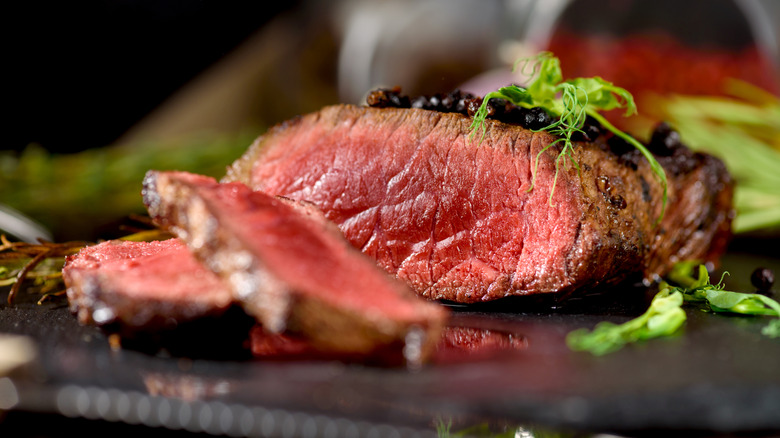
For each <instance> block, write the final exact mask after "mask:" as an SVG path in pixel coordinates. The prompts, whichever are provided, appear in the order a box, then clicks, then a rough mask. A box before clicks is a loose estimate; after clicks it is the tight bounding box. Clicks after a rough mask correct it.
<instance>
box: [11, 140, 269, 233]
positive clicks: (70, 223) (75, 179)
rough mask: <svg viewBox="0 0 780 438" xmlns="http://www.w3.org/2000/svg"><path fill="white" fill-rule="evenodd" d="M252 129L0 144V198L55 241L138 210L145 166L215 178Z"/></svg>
mask: <svg viewBox="0 0 780 438" xmlns="http://www.w3.org/2000/svg"><path fill="white" fill-rule="evenodd" d="M258 132H260V131H257V130H252V132H242V133H235V134H219V135H216V134H215V135H198V136H193V137H191V138H187V139H182V140H177V141H170V142H164V143H163V142H145V143H138V144H129V145H121V146H107V147H104V148H100V149H91V150H87V151H84V152H79V153H74V154H53V153H50V152H48V151H46V150H45V149H44V148H42V147H40V146H38V145H30V146H28V147H27V148H26V149H25V150H24V151H23V152H22V153H15V152H12V151H0V203H2V204H5V205H8V206H10V207H12V208H15V209H16V210H19V211H21V212H22V213H24V214H26V215H28V216H30V217H31V218H33V219H35V220H37V221H38V222H40V223H41V224H43V225H44V226H46V227H47V228H49V230H51V231H52V234H53V235H54V237H55V240H57V241H64V240H77V239H87V240H93V239H95V238H96V236H95V233H96V230H97V229H99V228H100V227H102V226H105V225H107V224H111V223H114V222H117V221H120V220H121V219H122V218H125V217H127V216H129V215H131V214H138V213H140V214H143V213H145V208H144V206H143V202H142V199H141V182H142V180H143V177H144V174H145V173H146V171H147V170H149V169H159V170H185V171H189V172H194V173H200V174H203V175H209V176H213V177H215V178H220V177H222V176H223V175H224V174H225V169H226V167H227V166H228V165H229V164H230V163H232V162H233V161H234V160H235V159H237V158H238V157H239V156H240V155H241V154H242V153H243V152H244V151H245V150H246V149H247V147H248V146H249V144H250V143H251V142H252V140H253V139H254V137H256V136H257V135H258Z"/></svg>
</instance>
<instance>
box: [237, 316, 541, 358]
mask: <svg viewBox="0 0 780 438" xmlns="http://www.w3.org/2000/svg"><path fill="white" fill-rule="evenodd" d="M250 344H251V348H252V354H253V355H255V356H256V357H261V358H264V359H303V358H305V359H349V360H352V361H355V360H362V361H364V362H365V361H370V362H371V363H373V364H383V365H388V364H393V363H395V362H396V361H397V358H396V357H394V356H393V352H392V351H386V352H382V351H377V352H376V353H375V354H374V355H372V356H371V357H363V358H360V357H348V356H345V355H344V354H334V353H333V352H332V351H323V350H321V349H319V348H317V347H316V346H314V345H312V344H311V343H310V342H308V341H307V340H306V339H304V338H301V337H300V336H295V335H292V334H287V333H282V334H275V333H270V332H268V331H266V330H264V329H263V328H262V326H260V325H257V326H255V327H254V328H253V329H252V331H251V336H250ZM527 347H528V340H527V339H526V338H525V336H523V335H520V334H514V333H508V332H503V331H500V330H491V329H486V328H476V327H459V326H452V327H445V328H444V330H443V331H442V334H441V336H440V338H439V339H438V342H437V343H436V348H435V351H434V352H433V353H432V357H431V359H430V361H431V362H432V363H436V364H444V363H454V362H466V361H473V360H480V359H487V358H491V357H495V356H497V355H501V354H505V353H508V352H512V351H521V350H525V349H526V348H527ZM383 353H386V354H384V355H383Z"/></svg>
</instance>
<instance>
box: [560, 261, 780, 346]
mask: <svg viewBox="0 0 780 438" xmlns="http://www.w3.org/2000/svg"><path fill="white" fill-rule="evenodd" d="M694 272H697V274H698V275H696V276H694V275H693V273H694ZM726 274H727V273H724V276H725V275H726ZM668 277H669V279H670V281H673V282H674V283H676V284H677V285H678V286H672V285H670V284H668V283H666V282H662V283H661V289H660V291H659V292H658V293H657V294H656V296H655V297H654V298H653V301H652V303H651V304H650V308H649V309H647V311H646V312H645V313H643V314H642V315H640V316H638V317H636V318H634V319H632V320H630V321H627V322H625V323H623V324H620V325H615V324H612V323H610V322H601V323H599V324H597V325H596V327H595V328H594V329H593V331H590V332H589V331H588V330H586V329H578V330H574V331H572V332H570V333H569V334H568V336H567V337H566V343H567V345H568V346H569V348H571V349H572V350H575V351H589V352H590V353H592V354H594V355H597V356H598V355H603V354H607V353H610V352H613V351H616V350H619V349H620V348H622V347H623V346H624V345H626V344H628V343H631V342H637V341H641V340H647V339H652V338H658V337H662V336H668V335H671V334H673V333H675V332H676V331H677V329H678V328H679V327H680V326H682V324H683V323H684V322H685V319H686V317H685V311H684V310H683V309H682V305H683V303H684V302H698V303H706V304H707V305H708V307H709V309H710V310H712V311H713V312H724V313H738V314H743V315H766V316H777V317H778V318H780V303H778V302H777V301H775V300H773V299H771V298H769V297H767V296H765V295H761V294H748V293H741V292H731V291H727V290H723V288H724V286H723V278H721V281H719V282H718V284H717V285H713V284H711V283H710V276H709V273H708V272H707V268H706V267H705V266H704V265H701V264H698V263H697V262H695V261H686V262H680V263H677V264H675V265H674V267H673V268H672V270H671V272H670V273H669V275H668ZM761 333H762V334H763V335H765V336H768V337H771V338H777V337H780V319H774V320H772V321H770V323H769V324H768V325H767V326H765V327H764V328H763V329H762V330H761Z"/></svg>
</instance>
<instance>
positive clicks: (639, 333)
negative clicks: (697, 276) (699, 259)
mask: <svg viewBox="0 0 780 438" xmlns="http://www.w3.org/2000/svg"><path fill="white" fill-rule="evenodd" d="M682 304H683V296H682V294H681V293H680V292H679V290H677V288H673V287H671V286H669V285H668V284H665V285H664V286H663V287H662V288H661V290H660V291H659V292H658V293H657V294H656V295H655V297H654V298H653V301H652V302H651V303H650V308H648V309H647V311H646V312H645V313H643V314H642V315H640V316H638V317H636V318H634V319H632V320H630V321H627V322H624V323H623V324H620V325H616V324H613V323H610V322H606V321H605V322H601V323H599V324H598V325H596V327H595V328H594V329H593V331H588V330H586V329H579V330H575V331H573V332H571V333H569V334H568V336H567V337H566V344H567V345H568V346H569V348H571V349H572V350H575V351H588V352H590V353H592V354H594V355H596V356H601V355H604V354H607V353H611V352H613V351H617V350H619V349H621V348H623V346H624V345H626V344H628V343H632V342H637V341H644V340H648V339H653V338H658V337H662V336H669V335H671V334H673V333H675V332H677V330H678V329H679V328H680V327H681V326H682V325H683V323H684V322H685V319H686V316H685V311H683V310H682Z"/></svg>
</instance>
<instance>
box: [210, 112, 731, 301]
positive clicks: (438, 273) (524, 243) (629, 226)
mask: <svg viewBox="0 0 780 438" xmlns="http://www.w3.org/2000/svg"><path fill="white" fill-rule="evenodd" d="M471 122H472V120H471V119H470V118H469V117H467V116H464V115H461V114H454V113H440V112H436V111H429V110H421V109H399V108H367V107H356V106H350V105H338V106H331V107H326V108H324V109H322V110H320V111H319V112H316V113H312V114H308V115H305V116H302V117H299V118H296V119H293V120H290V121H288V122H285V123H282V124H280V125H278V126H276V127H274V128H272V129H271V130H270V131H269V132H267V133H266V134H265V135H263V136H262V137H260V138H259V139H258V140H257V141H256V142H255V143H254V144H253V145H252V146H251V147H250V148H249V150H248V151H247V152H246V153H245V154H244V155H243V156H242V157H241V158H240V159H238V160H237V161H236V162H235V163H234V164H233V165H232V166H231V167H230V168H229V169H228V172H227V175H226V176H225V177H224V179H223V181H225V182H229V181H240V182H243V183H245V184H247V185H249V186H250V187H251V188H253V189H255V190H258V191H262V192H265V193H268V194H271V195H281V196H285V197H289V198H292V199H296V200H305V201H308V202H311V203H313V204H315V205H316V206H317V207H319V209H321V210H322V211H323V213H324V214H325V215H326V216H327V218H328V219H330V220H332V221H333V222H335V223H336V224H337V225H338V227H339V228H340V229H341V230H342V232H343V233H344V235H345V236H346V238H347V239H348V240H349V241H350V242H351V243H352V244H353V245H354V246H355V247H357V248H359V249H361V250H362V251H363V252H364V253H365V254H367V255H369V256H370V257H372V258H373V259H375V260H376V261H377V262H378V264H379V265H380V266H381V267H383V268H384V269H385V270H386V271H388V272H389V273H392V274H394V275H396V276H397V277H398V278H401V279H403V280H405V281H406V282H407V283H408V284H409V285H411V287H412V288H413V289H414V290H415V291H416V292H417V293H419V294H421V295H423V296H425V297H428V298H431V299H446V300H453V301H457V302H466V303H470V302H478V301H489V300H493V299H497V298H501V297H506V296H511V295H529V294H542V293H555V294H557V295H558V296H563V295H567V294H569V293H572V292H573V291H576V290H578V289H584V288H593V287H597V286H603V285H613V284H616V283H619V282H622V281H625V280H626V279H628V278H633V277H637V278H646V279H651V278H654V277H655V276H657V275H662V274H664V273H665V272H667V270H668V269H669V268H670V267H671V265H672V264H673V263H674V262H676V261H678V260H682V259H692V258H693V259H700V260H702V261H708V262H717V260H718V257H719V256H720V255H721V254H722V253H723V251H724V250H725V247H726V244H727V241H728V239H729V236H730V224H731V219H732V216H733V208H732V192H733V189H732V182H731V179H730V176H729V174H728V173H727V171H726V169H725V167H724V166H723V164H722V163H721V162H720V161H719V160H717V159H715V158H713V157H711V156H707V155H703V154H694V153H692V152H691V151H690V150H688V149H687V148H685V147H676V148H672V149H669V150H666V151H663V154H661V155H663V156H659V157H658V160H659V161H660V162H661V164H662V165H663V166H664V167H665V169H666V173H667V177H668V179H669V189H668V190H669V203H668V207H667V210H666V214H665V215H664V217H663V221H662V222H661V223H660V224H657V223H656V220H657V219H658V218H659V216H660V214H661V208H662V202H661V199H662V189H661V185H660V183H659V181H658V179H657V178H656V177H655V176H654V174H653V173H652V171H651V169H650V166H649V164H648V162H647V161H646V160H645V159H644V158H643V157H642V156H641V155H639V154H638V153H637V152H636V151H635V150H634V149H633V148H632V147H630V146H629V147H626V146H627V145H626V144H625V143H623V144H621V143H620V141H617V140H619V138H617V137H612V138H610V137H608V136H605V135H602V136H600V137H599V138H598V139H596V140H595V141H594V142H577V143H575V147H574V150H573V152H572V155H571V159H572V160H573V161H572V160H568V159H566V160H561V161H560V167H559V170H558V172H557V177H556V168H555V163H556V158H557V157H558V154H559V152H560V150H561V147H562V143H561V142H558V143H555V144H553V145H552V146H550V145H551V143H553V142H555V141H556V140H557V139H556V138H555V137H552V136H551V135H549V134H547V133H544V132H532V131H529V130H527V129H524V128H522V127H520V126H515V125H510V124H506V123H502V122H498V121H493V120H488V121H487V122H486V127H487V131H486V133H485V136H484V138H483V139H482V141H480V140H479V137H476V138H473V139H471V138H469V133H470V125H471ZM537 159H538V167H535V160H537ZM573 163H576V165H575V164H573ZM534 169H536V171H535V172H536V174H535V179H534ZM532 182H533V183H534V184H533V186H532ZM553 187H554V190H553ZM551 194H552V196H551Z"/></svg>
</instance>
